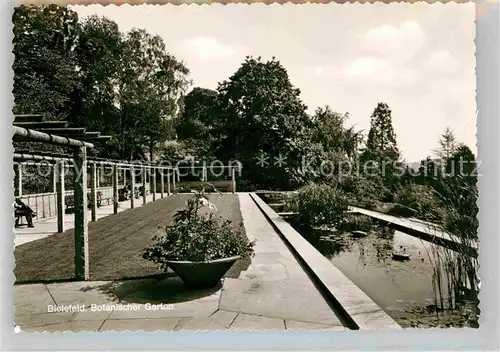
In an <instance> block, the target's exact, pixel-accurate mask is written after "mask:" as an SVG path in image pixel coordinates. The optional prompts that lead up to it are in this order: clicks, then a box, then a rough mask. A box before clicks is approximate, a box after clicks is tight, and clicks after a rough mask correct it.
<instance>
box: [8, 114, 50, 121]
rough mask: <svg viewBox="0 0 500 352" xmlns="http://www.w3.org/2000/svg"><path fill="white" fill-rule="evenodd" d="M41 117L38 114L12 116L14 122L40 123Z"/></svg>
mask: <svg viewBox="0 0 500 352" xmlns="http://www.w3.org/2000/svg"><path fill="white" fill-rule="evenodd" d="M42 120H43V115H40V114H21V115H14V121H15V122H42Z"/></svg>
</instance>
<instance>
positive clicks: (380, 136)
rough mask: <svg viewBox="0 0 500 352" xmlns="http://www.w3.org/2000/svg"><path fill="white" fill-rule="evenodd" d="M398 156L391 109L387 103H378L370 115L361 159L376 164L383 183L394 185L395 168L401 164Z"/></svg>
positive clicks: (395, 178) (395, 179)
mask: <svg viewBox="0 0 500 352" xmlns="http://www.w3.org/2000/svg"><path fill="white" fill-rule="evenodd" d="M399 158H400V154H399V150H398V147H397V143H396V134H395V133H394V128H393V126H392V117H391V110H390V109H389V106H388V105H387V104H385V103H378V105H377V107H376V108H375V110H374V111H373V114H372V116H371V122H370V131H369V132H368V140H367V142H366V148H365V150H364V152H363V154H362V158H361V161H362V162H363V163H370V164H372V165H376V166H377V167H378V168H379V172H382V177H383V178H384V181H385V183H386V184H388V185H389V186H394V185H395V183H397V182H396V181H397V177H396V173H395V171H396V168H397V167H400V166H401V165H400V162H399Z"/></svg>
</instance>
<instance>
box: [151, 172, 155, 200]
mask: <svg viewBox="0 0 500 352" xmlns="http://www.w3.org/2000/svg"><path fill="white" fill-rule="evenodd" d="M151 176H152V179H153V181H152V182H153V185H152V187H151V188H152V189H151V192H152V193H153V202H154V201H155V200H156V168H152V169H151Z"/></svg>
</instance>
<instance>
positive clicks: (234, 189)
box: [231, 168, 236, 193]
mask: <svg viewBox="0 0 500 352" xmlns="http://www.w3.org/2000/svg"><path fill="white" fill-rule="evenodd" d="M235 174H236V172H235V170H234V168H232V169H231V185H232V187H231V188H232V189H233V193H236V175H235Z"/></svg>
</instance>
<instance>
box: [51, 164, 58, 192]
mask: <svg viewBox="0 0 500 352" xmlns="http://www.w3.org/2000/svg"><path fill="white" fill-rule="evenodd" d="M52 192H54V193H57V163H56V164H54V165H52Z"/></svg>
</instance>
